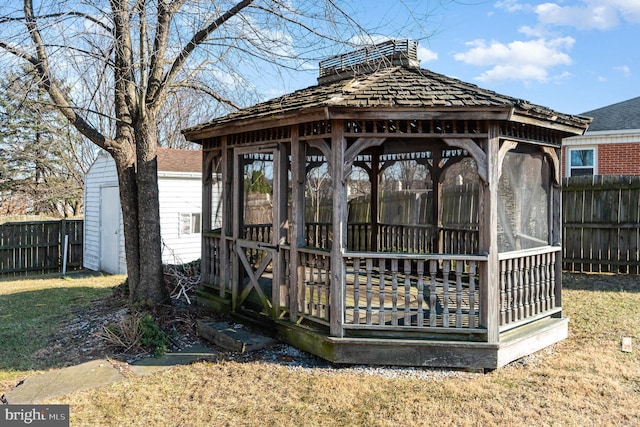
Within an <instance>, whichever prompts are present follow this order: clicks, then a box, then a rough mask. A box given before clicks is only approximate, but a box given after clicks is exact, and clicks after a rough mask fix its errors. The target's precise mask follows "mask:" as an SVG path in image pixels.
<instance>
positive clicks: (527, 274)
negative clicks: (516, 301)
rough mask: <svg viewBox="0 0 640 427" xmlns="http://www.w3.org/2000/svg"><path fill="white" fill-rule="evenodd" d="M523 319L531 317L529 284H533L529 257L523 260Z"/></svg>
mask: <svg viewBox="0 0 640 427" xmlns="http://www.w3.org/2000/svg"><path fill="white" fill-rule="evenodd" d="M524 266H525V267H524V283H523V285H524V292H523V296H522V297H523V299H524V317H529V316H531V292H530V289H531V284H532V283H533V274H532V271H531V257H530V256H528V257H525V258H524Z"/></svg>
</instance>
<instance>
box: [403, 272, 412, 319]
mask: <svg viewBox="0 0 640 427" xmlns="http://www.w3.org/2000/svg"><path fill="white" fill-rule="evenodd" d="M404 326H411V261H410V260H408V259H405V260H404Z"/></svg>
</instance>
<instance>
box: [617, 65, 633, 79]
mask: <svg viewBox="0 0 640 427" xmlns="http://www.w3.org/2000/svg"><path fill="white" fill-rule="evenodd" d="M614 70H616V71H618V72H619V73H622V75H623V76H624V77H627V78H628V77H631V68H629V66H628V65H621V66H620V67H615V68H614Z"/></svg>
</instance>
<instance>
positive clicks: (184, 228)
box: [180, 212, 200, 236]
mask: <svg viewBox="0 0 640 427" xmlns="http://www.w3.org/2000/svg"><path fill="white" fill-rule="evenodd" d="M198 233H200V213H199V212H198V213H182V214H180V235H181V236H188V235H190V234H198Z"/></svg>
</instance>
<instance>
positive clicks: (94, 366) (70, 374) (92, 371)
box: [4, 359, 125, 404]
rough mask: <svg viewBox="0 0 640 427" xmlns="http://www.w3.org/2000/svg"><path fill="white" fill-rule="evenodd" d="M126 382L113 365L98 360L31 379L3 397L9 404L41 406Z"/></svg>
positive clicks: (28, 378) (36, 375)
mask: <svg viewBox="0 0 640 427" xmlns="http://www.w3.org/2000/svg"><path fill="white" fill-rule="evenodd" d="M123 379H125V376H124V375H123V374H122V373H121V371H120V370H119V369H118V368H116V367H114V366H113V365H112V364H111V362H109V361H108V360H104V359H99V360H92V361H90V362H86V363H82V364H80V365H77V366H70V367H68V368H62V369H53V370H50V371H46V372H43V373H41V374H35V375H32V376H30V377H27V378H26V379H25V380H24V382H23V383H22V384H20V385H19V386H18V387H16V388H14V389H13V390H10V391H8V392H7V393H5V395H4V396H5V399H6V400H7V403H10V404H31V403H40V402H42V401H45V400H48V399H51V398H53V397H56V396H62V395H65V394H69V393H73V392H76V391H81V390H86V389H90V388H94V387H100V386H103V385H107V384H111V383H113V382H116V381H121V380H123Z"/></svg>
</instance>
